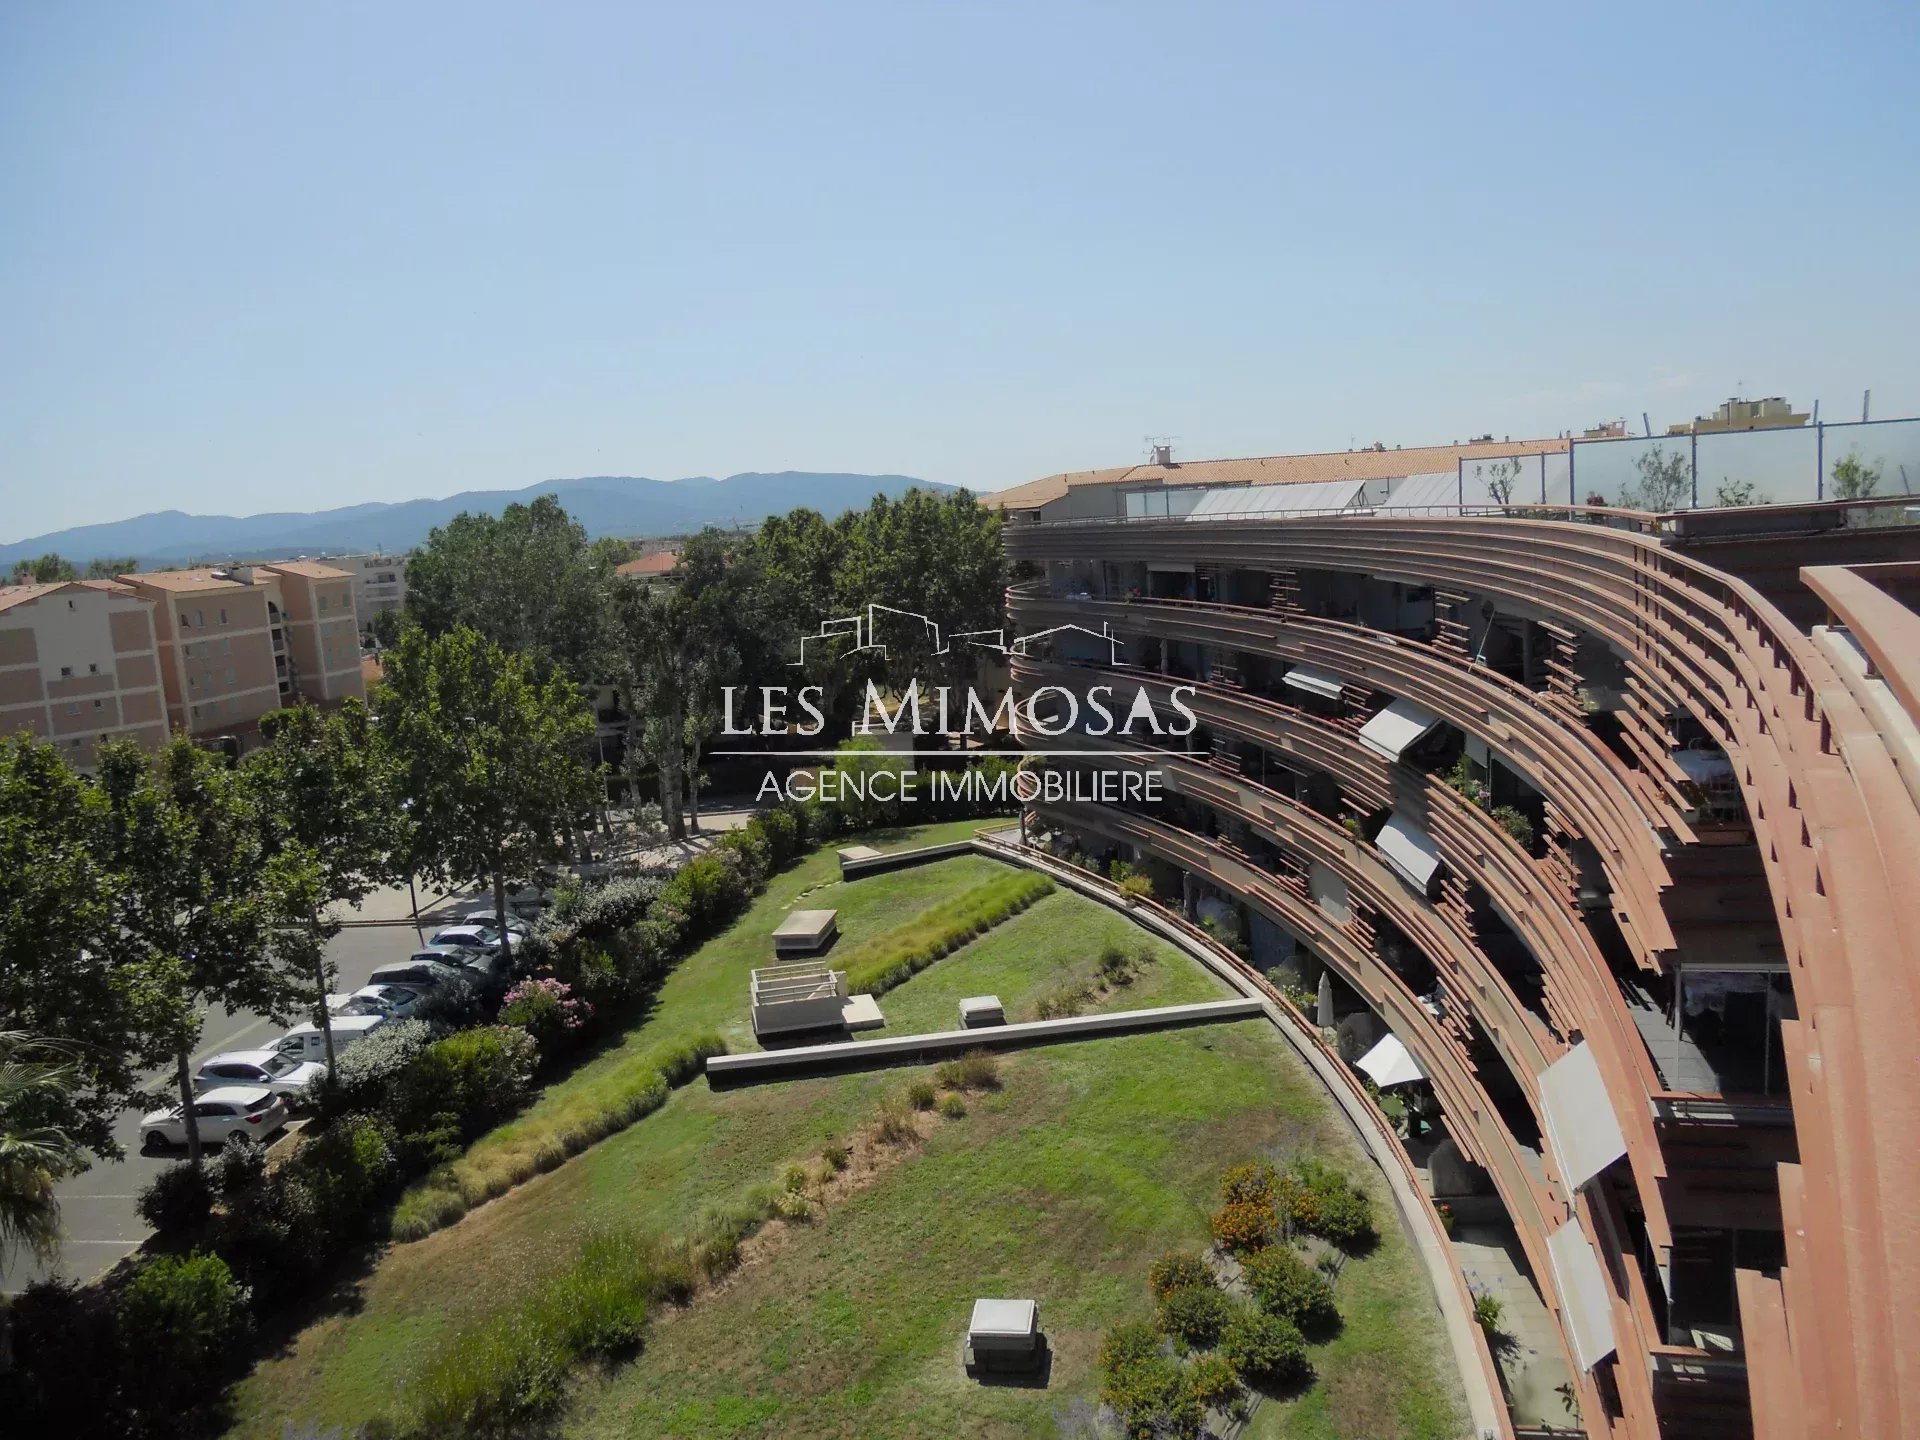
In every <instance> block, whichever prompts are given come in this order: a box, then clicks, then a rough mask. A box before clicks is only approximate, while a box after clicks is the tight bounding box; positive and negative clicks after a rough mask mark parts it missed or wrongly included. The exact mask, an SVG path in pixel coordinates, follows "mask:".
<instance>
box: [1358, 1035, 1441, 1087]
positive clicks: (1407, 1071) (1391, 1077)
mask: <svg viewBox="0 0 1920 1440" xmlns="http://www.w3.org/2000/svg"><path fill="white" fill-rule="evenodd" d="M1355 1063H1356V1064H1357V1065H1358V1066H1359V1068H1360V1070H1361V1071H1362V1072H1363V1073H1364V1074H1365V1075H1366V1076H1367V1077H1368V1078H1369V1079H1371V1080H1372V1081H1373V1083H1374V1084H1376V1085H1378V1086H1379V1087H1380V1088H1381V1089H1382V1090H1390V1089H1392V1088H1393V1087H1394V1086H1395V1085H1411V1084H1413V1082H1414V1081H1416V1080H1424V1079H1426V1078H1427V1072H1426V1071H1424V1070H1422V1069H1421V1068H1420V1065H1419V1063H1418V1062H1417V1061H1416V1060H1415V1059H1414V1058H1413V1056H1411V1055H1409V1054H1408V1053H1407V1047H1406V1046H1404V1045H1402V1044H1401V1043H1400V1039H1399V1037H1398V1036H1396V1035H1389V1036H1387V1038H1386V1039H1384V1040H1382V1041H1381V1042H1380V1043H1379V1044H1378V1045H1376V1046H1374V1047H1373V1048H1372V1049H1371V1050H1369V1051H1367V1053H1366V1054H1364V1055H1362V1056H1361V1057H1360V1058H1359V1060H1358V1061H1356V1062H1355Z"/></svg>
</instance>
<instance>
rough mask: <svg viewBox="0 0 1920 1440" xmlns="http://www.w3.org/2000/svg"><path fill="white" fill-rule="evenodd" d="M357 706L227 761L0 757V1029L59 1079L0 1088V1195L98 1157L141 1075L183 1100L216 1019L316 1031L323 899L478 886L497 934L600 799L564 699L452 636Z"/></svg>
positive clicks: (481, 642)
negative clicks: (213, 1015)
mask: <svg viewBox="0 0 1920 1440" xmlns="http://www.w3.org/2000/svg"><path fill="white" fill-rule="evenodd" d="M376 706H377V708H376V710H375V711H373V712H369V711H368V710H367V709H366V708H365V707H364V706H362V705H360V704H358V703H355V702H350V703H348V704H347V705H346V706H344V707H343V708H341V709H340V710H337V711H332V712H324V713H323V712H320V711H317V710H314V709H311V708H304V707H303V708H299V709H292V710H284V711H280V712H277V713H276V714H273V715H270V716H268V717H267V718H266V720H265V721H263V723H262V730H263V733H264V736H265V739H266V744H265V745H263V746H262V747H261V748H259V749H258V750H255V751H253V752H251V753H250V754H248V755H247V756H246V757H245V758H244V759H243V760H242V761H241V762H240V763H239V764H238V765H237V766H235V765H229V764H228V763H227V761H226V760H225V759H224V757H222V756H221V755H219V754H217V753H214V752H211V751H208V750H206V749H203V748H202V747H200V746H199V745H196V744H194V743H193V742H192V741H190V740H188V739H187V738H186V737H184V736H180V737H176V738H175V739H174V740H173V741H171V742H170V743H169V744H167V745H166V746H165V747H164V748H162V749H161V750H160V751H158V752H157V753H154V754H148V753H147V752H145V751H143V750H141V749H139V748H138V747H136V746H133V745H130V744H110V745H107V746H105V747H103V748H102V751H101V755H100V762H99V768H98V774H97V776H96V777H92V778H89V777H86V776H82V775H79V774H77V773H75V772H74V771H73V770H72V769H71V768H69V766H68V765H67V764H66V762H65V761H64V760H63V759H62V758H61V756H60V755H59V753H58V751H56V750H55V749H54V748H53V747H51V746H49V745H46V744H43V743H40V742H37V741H34V740H31V739H29V738H27V737H24V736H21V737H16V738H13V739H10V740H6V741H0V866H3V867H4V873H6V874H7V875H9V876H10V877H12V878H11V880H10V882H9V884H8V886H7V887H5V889H4V890H0V1015H4V1016H5V1017H7V1018H6V1025H7V1026H8V1028H9V1030H10V1031H14V1032H18V1034H17V1035H16V1036H15V1037H14V1040H13V1042H10V1043H11V1044H12V1045H14V1046H15V1047H16V1048H19V1049H20V1056H19V1058H20V1061H21V1063H22V1064H26V1063H28V1062H29V1061H30V1060H35V1059H37V1061H38V1063H39V1064H41V1065H42V1066H43V1067H46V1066H51V1067H54V1068H55V1069H56V1070H57V1073H58V1075H59V1077H60V1083H59V1084H52V1085H49V1084H32V1085H27V1084H21V1085H18V1086H15V1087H13V1088H12V1089H11V1090H10V1091H9V1090H5V1089H4V1088H0V1167H3V1166H4V1164H5V1156H6V1154H7V1153H8V1152H7V1151H6V1148H5V1147H6V1144H7V1143H8V1142H7V1140H6V1138H4V1137H9V1136H32V1137H34V1143H35V1146H36V1147H37V1148H36V1149H35V1151H34V1157H35V1158H34V1160H33V1163H32V1164H31V1165H28V1166H24V1167H23V1168H22V1170H21V1172H20V1173H19V1174H18V1175H16V1176H14V1177H13V1183H12V1187H11V1188H12V1191H13V1193H18V1194H26V1193H27V1192H29V1191H34V1192H36V1193H37V1192H43V1191H44V1190H45V1189H46V1187H47V1185H48V1184H49V1183H50V1181H51V1180H52V1179H56V1178H58V1177H59V1176H60V1175H61V1174H65V1173H69V1172H71V1171H72V1170H75V1169H78V1168H81V1167H82V1166H83V1165H84V1164H85V1163H86V1157H87V1156H88V1155H93V1156H99V1157H103V1158H104V1157H112V1156H115V1155H117V1154H118V1146H117V1145H116V1143H115V1141H114V1139H113V1135H112V1128H113V1122H114V1119H115V1117H116V1116H118V1115H119V1114H120V1113H121V1112H122V1111H123V1110H125V1109H126V1108H127V1107H128V1106H129V1105H132V1104H137V1103H142V1102H144V1101H145V1100H147V1099H148V1098H149V1096H150V1094H151V1093H152V1089H153V1088H157V1085H156V1081H155V1079H153V1078H150V1077H153V1076H154V1075H155V1073H156V1072H159V1073H160V1074H163V1075H167V1076H170V1077H171V1088H174V1089H175V1090H177V1092H178V1094H179V1096H180V1099H181V1101H182V1103H186V1102H187V1101H188V1100H189V1099H190V1096H191V1076H190V1073H189V1063H190V1057H191V1056H192V1054H193V1052H194V1050H195V1049H196V1048H197V1046H198V1044H199V1039H200V1034H201V1026H202V1017H203V1015H204V1014H205V1013H206V1012H207V1011H208V1010H209V1009H211V1008H212V1007H216V1006H218V1007H221V1008H224V1009H225V1010H227V1011H228V1012H229V1013H234V1012H239V1011H251V1012H255V1013H258V1014H263V1015H269V1016H273V1017H276V1018H280V1019H287V1018H290V1017H291V1016H293V1015H294V1014H296V1013H299V1012H300V1011H302V1010H304V1009H306V1008H308V1007H311V1008H312V1009H313V1011H314V1013H315V1015H316V1017H317V1018H318V1019H319V1021H320V1022H321V1023H322V1024H323V1026H324V1025H326V1006H325V1004H324V997H325V995H326V993H327V990H328V987H329V985H330V983H331V981H332V978H333V975H332V968H331V966H330V965H329V964H328V962H327V959H326V947H327V942H328V941H329V940H330V939H331V938H332V937H333V936H334V934H335V933H337V930H338V926H339V921H338V919H337V918H336V911H337V908H338V907H339V906H340V905H342V904H343V903H346V904H350V903H353V902H355V901H358V900H360V899H361V898H363V897H364V896H365V895H366V894H367V893H368V891H369V890H371V889H372V888H373V887H374V886H376V885H379V884H382V883H387V882H393V881H397V880H399V879H402V878H406V877H408V876H411V875H414V874H422V875H429V876H434V877H437V878H439V879H441V880H443V881H445V882H447V883H452V884H463V885H464V884H475V883H485V884H489V885H491V887H492V890H493V893H494V898H495V908H496V911H497V912H499V913H500V917H501V918H502V919H503V920H504V918H505V916H504V910H505V885H506V882H507V880H508V879H509V878H526V877H531V876H533V875H536V874H538V873H540V871H541V870H542V868H543V867H545V866H547V865H548V864H550V863H551V862H553V861H555V860H557V859H559V858H560V857H561V856H562V854H563V853H564V851H565V847H566V836H567V833H568V831H569V829H570V828H571V827H573V826H574V825H576V824H577V823H578V822H579V820H580V819H581V817H582V816H583V815H584V814H587V813H590V810H591V806H592V804H593V802H594V800H595V798H596V797H597V795H598V793H599V786H598V783H597V780H596V778H595V775H594V771H593V768H592V765H591V761H590V757H589V742H590V739H591V736H592V732H593V721H592V717H591V715H590V714H589V713H588V711H587V709H586V706H585V703H584V701H583V699H582V698H581V695H580V692H579V690H578V688H577V687H575V686H572V685H570V684H567V683H566V682H564V681H563V680H561V679H559V678H558V677H557V676H549V677H547V678H546V679H544V680H543V679H540V678H539V677H537V676H536V675H535V674H534V673H533V668H532V666H531V664H530V663H529V662H528V661H527V660H526V659H525V658H524V657H522V656H519V655H515V654H512V653H509V652H507V651H504V650H502V649H500V648H499V647H498V646H496V645H494V644H492V643H491V642H489V641H487V640H485V639H483V638H482V637H480V636H478V635H476V634H474V633H473V632H472V631H470V630H464V629H460V630H454V631H452V632H449V633H448V634H446V635H442V636H439V637H430V636H428V635H426V634H425V633H424V632H422V631H418V630H415V631H412V632H410V633H409V634H408V635H406V636H405V637H404V638H403V640H402V643H401V645H400V648H399V649H398V650H397V651H396V652H395V654H394V655H393V656H392V657H391V658H390V662H389V665H388V670H387V683H386V684H385V685H384V686H383V687H382V689H381V690H380V691H379V693H378V696H377V699H376ZM28 1037H30V1038H28ZM327 1045H328V1054H329V1058H331V1056H332V1036H331V1029H330V1027H328V1034H327ZM4 1063H5V1060H4V1057H0V1065H4ZM21 1073H25V1072H21ZM191 1113H192V1112H191V1106H190V1105H189V1108H188V1115H189V1120H188V1126H187V1133H188V1139H189V1158H190V1159H192V1160H193V1161H195V1162H197V1161H198V1160H199V1158H200V1155H199V1151H200V1146H199V1137H198V1133H197V1129H196V1127H195V1126H194V1125H193V1124H192V1121H191ZM23 1153H24V1152H23ZM38 1233H39V1232H31V1231H30V1228H28V1227H22V1228H20V1229H18V1231H17V1234H18V1235H19V1236H20V1237H21V1238H26V1239H29V1240H33V1239H36V1238H38Z"/></svg>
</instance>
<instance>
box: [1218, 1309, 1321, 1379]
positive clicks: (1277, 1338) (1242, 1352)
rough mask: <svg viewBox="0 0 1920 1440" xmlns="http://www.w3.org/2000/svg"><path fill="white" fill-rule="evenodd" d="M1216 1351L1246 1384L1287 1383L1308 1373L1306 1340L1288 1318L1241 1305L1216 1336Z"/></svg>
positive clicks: (1303, 1377)
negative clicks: (1218, 1340)
mask: <svg viewBox="0 0 1920 1440" xmlns="http://www.w3.org/2000/svg"><path fill="white" fill-rule="evenodd" d="M1220 1354H1221V1355H1222V1356H1223V1357H1224V1358H1225V1359H1226V1360H1227V1362H1228V1363H1229V1364H1231V1365H1232V1366H1233V1368H1234V1373H1236V1374H1237V1375H1239V1377H1240V1378H1241V1379H1242V1380H1243V1381H1245V1382H1246V1383H1247V1384H1249V1385H1258V1386H1264V1387H1268V1388H1273V1387H1278V1386H1284V1385H1291V1384H1295V1383H1297V1382H1298V1381H1301V1380H1304V1379H1305V1378H1306V1377H1307V1375H1308V1374H1309V1373H1310V1367H1309V1366H1308V1364H1307V1342H1306V1341H1305V1339H1303V1338H1302V1337H1301V1334H1300V1331H1299V1330H1298V1329H1296V1328H1295V1327H1294V1325H1293V1323H1292V1322H1291V1321H1287V1320H1282V1319H1280V1318H1279V1317H1278V1316H1276V1315H1267V1314H1264V1313H1263V1312H1261V1311H1259V1310H1255V1309H1253V1308H1252V1307H1251V1306H1249V1307H1245V1308H1243V1309H1242V1310H1241V1311H1240V1313H1239V1314H1237V1315H1235V1316H1234V1317H1233V1319H1232V1320H1230V1321H1229V1322H1228V1323H1227V1327H1226V1329H1225V1330H1224V1331H1222V1332H1221V1335H1220Z"/></svg>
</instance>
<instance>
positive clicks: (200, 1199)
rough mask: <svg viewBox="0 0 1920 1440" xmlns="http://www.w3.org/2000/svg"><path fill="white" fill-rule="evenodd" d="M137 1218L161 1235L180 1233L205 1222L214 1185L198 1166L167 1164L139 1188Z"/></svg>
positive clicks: (210, 1205) (211, 1202) (210, 1206)
mask: <svg viewBox="0 0 1920 1440" xmlns="http://www.w3.org/2000/svg"><path fill="white" fill-rule="evenodd" d="M135 1204H136V1206H137V1208H138V1209H139V1211H140V1218H141V1219H142V1220H144V1221H146V1222H147V1224H149V1225H151V1226H152V1227H153V1228H154V1229H155V1230H157V1231H159V1232H160V1233H161V1234H162V1235H179V1234H182V1233H184V1232H186V1231H188V1230H192V1229H194V1228H196V1227H197V1226H199V1225H202V1224H204V1223H205V1222H206V1218H207V1215H208V1212H210V1211H211V1210H212V1209H213V1187H212V1186H211V1185H210V1184H209V1183H208V1182H207V1175H206V1172H205V1171H204V1170H202V1169H201V1168H200V1167H199V1166H198V1165H189V1164H187V1163H186V1162H184V1161H182V1162H181V1163H180V1164H178V1165H169V1166H168V1167H167V1168H166V1169H164V1170H162V1171H161V1172H160V1173H159V1174H158V1175H155V1176H154V1177H153V1179H151V1180H149V1181H148V1182H147V1184H146V1186H145V1187H144V1188H143V1189H142V1190H141V1191H140V1198H139V1200H138V1201H136V1202H135Z"/></svg>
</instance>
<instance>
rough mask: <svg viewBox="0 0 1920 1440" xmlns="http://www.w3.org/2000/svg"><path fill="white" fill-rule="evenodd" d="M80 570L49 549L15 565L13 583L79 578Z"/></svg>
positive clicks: (46, 582)
mask: <svg viewBox="0 0 1920 1440" xmlns="http://www.w3.org/2000/svg"><path fill="white" fill-rule="evenodd" d="M79 578H80V572H79V571H77V570H75V569H74V568H73V565H72V563H71V562H69V561H67V560H65V559H63V558H61V557H60V556H58V555H56V554H54V553H53V552H52V551H51V550H49V551H48V552H47V553H46V554H45V555H41V556H39V557H37V558H36V559H32V560H21V561H18V562H16V563H15V565H14V567H13V583H14V584H16V585H51V584H52V583H53V582H54V581H56V580H78V579H79Z"/></svg>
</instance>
